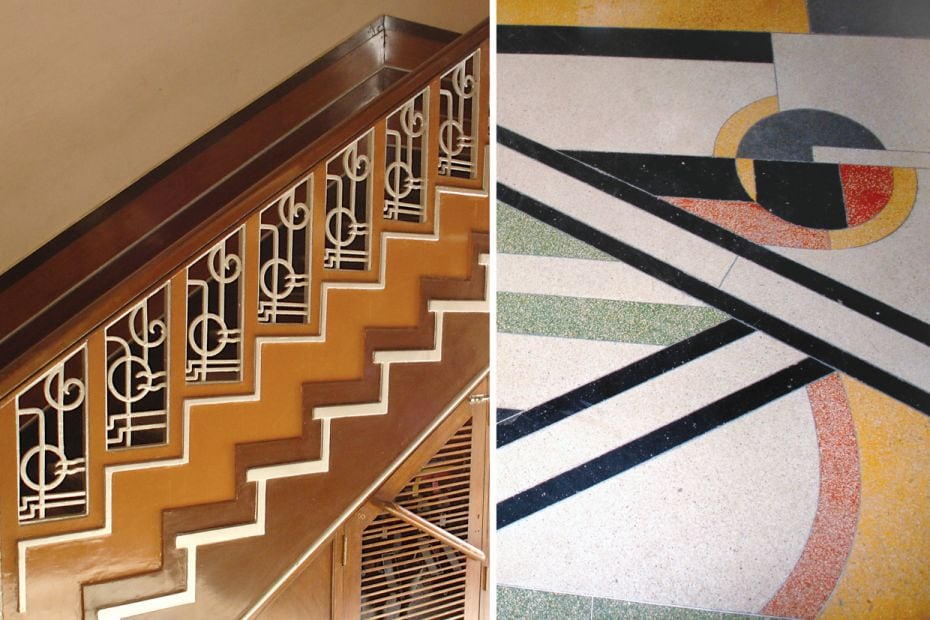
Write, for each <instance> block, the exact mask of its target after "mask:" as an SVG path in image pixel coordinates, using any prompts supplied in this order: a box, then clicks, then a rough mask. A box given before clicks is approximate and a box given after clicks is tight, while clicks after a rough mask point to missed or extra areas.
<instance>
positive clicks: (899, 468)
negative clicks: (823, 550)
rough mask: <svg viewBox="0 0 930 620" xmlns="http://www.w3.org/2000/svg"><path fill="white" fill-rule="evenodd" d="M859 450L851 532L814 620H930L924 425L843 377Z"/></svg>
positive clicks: (927, 430) (915, 414)
mask: <svg viewBox="0 0 930 620" xmlns="http://www.w3.org/2000/svg"><path fill="white" fill-rule="evenodd" d="M843 384H844V386H845V388H846V394H847V397H848V398H849V404H850V408H851V409H852V414H853V422H854V424H855V427H856V435H857V438H858V443H859V451H860V468H861V473H862V487H861V498H860V504H859V506H860V508H859V526H858V528H857V530H856V534H855V538H854V540H853V545H852V551H851V552H850V554H849V560H848V561H847V563H846V569H845V571H844V572H843V575H842V577H840V580H839V583H838V584H837V586H836V589H835V590H834V591H833V594H832V596H831V597H830V598H829V600H828V601H827V603H826V605H825V606H824V608H823V611H822V612H821V614H820V616H819V617H820V618H837V619H840V618H927V617H930V588H928V587H927V584H928V583H930V536H928V535H927V532H928V531H930V418H928V417H927V416H925V415H924V414H922V413H920V412H919V411H915V410H914V409H911V408H910V407H907V406H905V405H903V404H901V403H899V402H897V401H895V400H893V399H891V398H889V397H887V396H885V395H884V394H882V393H880V392H877V391H875V390H873V389H872V388H869V387H866V386H865V385H863V384H861V383H859V382H858V381H855V380H854V379H850V378H849V377H843Z"/></svg>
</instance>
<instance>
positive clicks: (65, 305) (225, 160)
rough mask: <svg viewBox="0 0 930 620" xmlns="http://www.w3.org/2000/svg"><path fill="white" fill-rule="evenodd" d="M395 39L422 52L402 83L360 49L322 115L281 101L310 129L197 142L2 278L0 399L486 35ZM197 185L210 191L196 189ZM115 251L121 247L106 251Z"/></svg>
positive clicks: (296, 99) (220, 134) (482, 30)
mask: <svg viewBox="0 0 930 620" xmlns="http://www.w3.org/2000/svg"><path fill="white" fill-rule="evenodd" d="M390 23H395V22H393V21H392V22H390ZM426 30H428V31H430V32H431V33H432V34H431V35H430V36H433V35H435V33H433V32H432V30H431V29H426ZM410 31H413V32H414V33H415V34H416V35H419V36H414V34H411V32H410ZM382 32H383V31H382ZM392 33H393V31H391V32H388V33H387V36H386V39H385V40H386V41H391V43H389V44H388V43H385V45H391V46H395V45H396V46H398V49H400V48H403V46H404V44H405V42H406V43H408V44H410V45H409V46H408V47H409V49H413V48H415V47H416V46H418V45H421V46H424V52H423V56H421V57H420V61H421V62H420V65H419V67H418V68H417V69H416V70H415V71H412V72H410V73H407V74H403V75H401V73H402V72H401V73H398V72H397V71H396V70H394V69H390V68H388V69H385V68H384V67H383V66H381V65H371V61H372V60H375V61H379V60H380V59H378V58H375V59H372V54H371V50H370V49H369V50H368V51H367V52H365V51H364V50H365V49H367V48H365V47H364V45H361V46H358V45H356V47H355V48H354V49H356V50H362V51H359V52H358V53H359V54H360V56H352V62H353V63H355V62H358V63H361V64H362V65H363V66H369V67H370V69H371V74H372V75H373V77H372V78H370V79H368V80H366V81H365V82H363V83H362V84H360V85H358V86H356V87H355V88H353V89H352V90H351V91H350V92H349V93H334V94H333V99H331V100H330V103H329V104H328V106H327V107H326V108H324V109H323V110H322V112H320V110H316V111H313V110H311V111H307V110H306V109H305V108H303V99H302V98H301V97H300V96H297V95H291V93H292V92H293V91H295V90H297V89H296V86H294V85H291V86H290V90H288V91H287V92H285V93H282V95H290V97H285V98H284V101H286V104H285V103H281V104H280V105H284V106H285V107H288V106H296V107H298V108H300V109H302V110H303V114H304V115H305V116H304V118H307V119H308V120H307V121H306V122H303V123H302V124H300V125H298V126H296V127H292V128H290V129H289V130H288V131H289V132H288V133H285V134H283V135H271V136H268V135H266V133H265V132H264V131H263V129H264V128H263V127H261V126H260V125H259V124H258V122H257V121H256V122H255V123H252V124H250V123H248V122H244V123H242V127H241V128H240V127H238V126H235V123H233V124H234V127H233V128H227V131H225V132H224V131H219V129H220V128H218V130H217V133H213V132H211V134H208V136H206V137H205V138H204V142H203V143H200V142H198V143H197V144H198V145H200V146H198V148H196V149H193V151H192V152H191V153H188V154H187V155H185V157H182V158H180V160H179V161H175V160H174V159H172V160H171V161H170V162H168V163H166V164H165V167H164V169H162V168H159V169H158V170H156V171H155V172H153V173H152V174H153V175H154V176H152V178H150V177H148V176H147V177H146V178H145V179H143V180H142V181H140V182H139V183H137V184H136V185H133V187H132V188H130V189H128V190H126V192H124V193H123V194H120V196H118V197H117V198H115V199H114V201H116V202H114V203H113V205H112V206H110V207H107V208H105V209H104V211H105V212H106V213H107V214H109V215H108V216H107V217H105V218H103V220H102V221H101V222H100V223H95V225H94V226H90V225H88V227H87V229H86V230H85V229H84V228H80V227H79V228H80V230H79V231H78V232H80V234H77V232H75V233H74V234H72V235H71V236H69V237H68V243H66V244H64V246H63V247H61V248H59V249H57V250H56V251H54V252H53V253H52V254H51V255H50V256H47V257H43V259H42V260H41V261H39V260H37V261H32V262H29V268H28V269H25V268H24V269H20V270H17V271H16V272H15V273H14V275H13V276H10V277H8V278H6V279H5V280H4V285H3V290H2V291H0V308H3V309H4V312H3V313H0V394H7V393H8V392H9V391H10V390H11V389H13V388H14V387H15V386H16V385H18V384H19V383H20V382H21V381H22V380H24V379H25V378H26V377H27V376H29V374H31V372H33V371H34V370H35V369H36V367H37V366H38V365H40V364H41V363H43V361H44V360H48V359H50V358H52V357H55V356H56V355H58V354H59V353H61V352H62V351H63V350H64V349H65V348H66V347H67V346H68V344H67V343H71V342H75V341H76V340H78V339H80V338H81V337H82V336H83V335H84V334H86V333H88V332H89V331H90V330H91V329H93V328H95V327H97V326H98V325H100V324H101V323H102V322H103V321H104V320H105V319H106V317H108V316H112V315H113V314H114V313H115V312H117V311H118V310H119V309H120V308H122V307H124V306H125V305H126V304H127V303H128V302H129V301H131V300H132V299H133V298H134V297H136V296H138V295H140V294H142V293H143V292H144V291H145V290H146V288H147V287H148V286H150V283H151V282H152V280H153V279H158V278H160V277H164V276H165V275H167V274H168V273H170V272H171V271H173V270H174V269H176V268H177V267H178V266H180V265H181V264H183V263H184V262H185V261H186V260H189V259H190V258H191V257H192V256H193V255H194V254H195V253H196V252H197V251H199V249H200V248H202V247H205V246H207V245H209V243H210V242H211V240H214V239H216V238H217V237H218V236H219V235H220V234H221V232H222V231H224V230H226V229H228V228H229V227H231V226H232V225H234V224H235V223H236V222H237V221H239V220H241V219H242V218H243V217H244V216H245V215H247V214H248V212H249V211H251V210H253V209H255V208H257V206H258V205H262V204H263V203H264V202H265V201H266V200H268V199H270V198H271V197H272V196H273V195H274V194H275V193H276V192H277V191H278V190H279V189H280V188H281V187H283V186H285V185H287V184H288V183H289V182H290V181H291V180H293V179H295V178H297V176H298V175H299V174H301V173H302V172H303V171H305V170H307V169H308V168H309V167H310V166H312V165H313V164H314V163H316V162H318V161H319V160H320V159H321V158H322V157H324V156H326V155H327V154H329V153H331V152H333V151H334V150H336V149H337V148H338V147H339V146H340V145H341V144H343V143H345V141H346V140H347V139H348V138H347V136H352V135H355V134H357V133H358V132H359V131H361V130H362V129H363V128H365V127H367V126H370V125H372V124H373V123H374V122H376V120H377V119H378V118H379V117H381V116H384V115H385V114H387V113H389V112H390V111H391V110H393V109H395V108H396V107H397V106H398V105H400V104H401V103H402V102H404V101H406V99H408V98H409V97H410V96H412V95H413V94H414V93H415V92H416V91H417V90H418V89H419V88H421V87H422V86H421V85H422V83H423V79H424V78H423V76H429V75H434V74H436V73H438V72H439V71H441V70H443V68H445V67H448V66H451V65H452V64H454V63H455V61H456V60H457V59H458V58H459V57H460V56H462V55H463V54H464V53H466V52H467V51H468V50H471V49H474V48H475V47H477V46H478V45H479V44H480V43H481V41H482V39H485V38H487V33H488V25H487V23H485V24H484V25H483V26H481V27H479V28H476V29H475V30H473V31H472V32H469V33H468V34H466V35H464V36H462V37H460V38H459V39H457V40H456V41H455V42H454V43H453V44H451V45H447V46H445V47H442V48H441V49H439V48H440V46H441V44H442V43H443V42H442V41H437V40H436V39H435V38H432V39H430V38H426V39H424V38H423V36H422V35H423V34H424V32H422V31H421V30H418V29H415V28H411V29H409V30H400V31H398V32H397V33H396V34H393V36H392ZM370 38H371V37H369V39H370ZM366 40H367V39H366ZM424 41H425V45H424ZM430 41H431V42H430ZM404 49H407V48H404ZM437 50H439V51H437ZM433 52H435V53H433ZM398 53H399V52H398ZM430 54H432V55H430ZM395 55H396V54H395ZM348 56H349V55H348V54H344V57H345V58H348ZM427 58H428V59H427ZM336 60H338V59H334V60H333V62H334V63H335V62H336ZM344 62H350V61H349V60H344ZM366 63H367V65H366ZM322 72H323V70H320V71H319V72H318V73H322ZM314 77H317V78H319V75H316V74H314V75H312V76H310V77H309V78H307V79H308V80H310V81H312V80H313V78H314ZM325 83H326V81H325V80H324V81H323V84H325ZM317 86H319V85H318V84H317ZM379 89H380V90H379ZM301 92H302V91H301ZM270 107H272V108H273V106H272V104H271V102H265V103H264V104H263V106H262V107H261V109H260V110H259V111H258V112H259V113H257V116H258V117H260V118H261V119H262V120H264V121H266V122H270V121H268V119H269V118H270V119H274V118H277V115H278V114H279V113H280V111H279V110H277V109H273V110H272V111H266V110H267V109H268V108H270ZM222 127H225V125H223V126H221V128H222ZM233 129H235V131H233ZM227 133H229V135H228V136H227V135H226V134H227ZM272 133H273V134H274V132H272ZM255 134H258V135H260V136H264V139H265V140H266V143H267V145H268V146H267V147H266V148H263V149H259V151H258V155H257V156H256V152H255V150H254V148H252V150H248V155H243V154H242V153H243V152H244V149H243V148H239V149H237V148H236V145H237V144H239V143H242V144H248V145H249V146H250V147H254V142H255V138H254V136H255ZM250 137H251V138H250ZM250 140H251V142H250ZM208 147H209V148H208ZM201 151H202V154H201ZM185 153H187V151H185ZM229 153H233V154H234V155H231V154H229ZM198 157H199V158H205V157H206V158H208V159H209V161H210V165H209V166H208V165H207V164H203V166H205V168H202V169H198V168H196V166H194V164H193V163H192V162H188V161H187V160H188V159H192V160H196V161H198V162H199V161H200V159H198ZM181 164H184V165H181ZM198 165H200V164H199V163H198ZM210 166H212V167H210ZM201 176H203V177H204V178H207V179H208V182H204V181H200V180H198V179H200V178H201ZM108 205H110V203H108ZM172 205H174V206H172ZM130 206H132V208H131V209H130ZM127 209H129V210H127ZM117 212H119V217H116V214H117ZM101 217H102V216H101ZM117 220H119V223H114V224H110V225H112V226H115V227H117V228H114V229H113V232H104V230H103V229H100V228H99V226H102V225H104V224H103V222H111V221H112V222H116V221H117ZM115 233H119V234H115ZM127 235H128V237H127ZM127 240H128V245H125V246H124V245H123V244H124V243H125V242H127ZM114 243H115V244H116V247H110V246H111V245H112V244H114ZM107 247H109V249H105V248H107ZM69 248H70V249H69ZM78 248H82V249H78ZM27 260H28V259H27ZM82 265H83V267H82ZM75 270H77V271H75ZM91 302H93V303H91ZM89 304H90V305H89Z"/></svg>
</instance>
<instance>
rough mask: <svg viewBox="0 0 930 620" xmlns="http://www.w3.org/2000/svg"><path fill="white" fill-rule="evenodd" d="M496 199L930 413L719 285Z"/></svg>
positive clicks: (916, 396)
mask: <svg viewBox="0 0 930 620" xmlns="http://www.w3.org/2000/svg"><path fill="white" fill-rule="evenodd" d="M497 197H498V199H500V200H501V201H503V202H504V203H506V204H508V205H510V206H511V207H514V208H516V209H519V210H520V211H523V212H524V213H526V214H527V215H529V216H531V217H534V218H536V219H538V220H540V221H542V222H545V223H546V224H549V225H550V226H553V227H555V228H557V229H559V230H561V231H562V232H565V233H567V234H569V235H571V236H572V237H575V238H576V239H580V240H581V241H584V242H585V243H587V244H588V245H591V246H593V247H595V248H597V249H599V250H601V251H603V252H604V253H605V254H609V255H611V256H613V257H614V258H617V259H619V260H621V261H623V262H625V263H627V264H628V265H630V266H632V267H635V268H636V269H639V270H640V271H642V272H644V273H647V274H649V275H651V276H653V277H655V278H658V279H659V280H662V281H663V282H665V283H667V284H670V285H671V286H674V287H675V288H677V289H679V290H681V291H683V292H684V293H687V294H688V295H691V296H692V297H695V298H697V299H700V300H701V301H703V302H704V303H706V304H708V305H711V306H713V307H715V308H717V309H719V310H722V311H723V312H726V313H727V314H729V315H730V316H732V317H733V318H735V319H737V320H738V321H741V322H743V323H746V324H747V325H749V326H751V327H753V328H755V329H758V330H759V331H761V332H764V333H766V334H768V335H769V336H772V337H773V338H775V339H777V340H780V341H782V342H784V343H785V344H787V345H788V346H790V347H794V348H795V349H797V350H799V351H803V352H804V353H805V354H806V355H809V356H811V357H813V358H815V359H818V360H820V361H822V362H823V363H824V364H827V365H829V366H832V367H833V368H835V369H837V370H840V371H842V372H845V373H846V374H848V375H851V376H852V377H855V378H856V379H859V380H860V381H862V382H863V383H866V384H868V385H870V386H872V387H874V388H875V389H877V390H879V391H881V392H884V393H885V394H887V395H889V396H891V397H893V398H896V399H898V400H900V401H901V402H902V403H905V404H907V405H909V406H911V407H914V408H915V409H918V410H920V411H922V412H924V413H928V414H930V394H928V393H927V392H926V391H924V390H923V389H921V388H919V387H917V386H915V385H912V384H911V383H908V382H907V381H903V380H901V379H899V378H898V377H896V376H894V375H892V374H891V373H889V372H887V371H885V370H882V369H881V368H879V367H877V366H875V365H874V364H871V363H870V362H867V361H865V360H863V359H861V358H858V357H856V356H855V355H852V354H851V353H848V352H846V351H843V350H842V349H839V348H837V347H835V346H833V345H832V344H830V343H828V342H826V341H825V340H822V339H820V338H818V337H816V336H813V335H811V334H809V333H807V332H805V331H803V330H801V329H798V328H797V327H795V326H793V325H791V324H790V323H787V322H785V321H783V320H781V319H779V318H777V317H774V316H772V315H770V314H767V313H765V312H763V311H762V310H759V309H758V308H756V307H755V306H752V305H750V304H747V303H746V302H744V301H742V300H741V299H738V298H736V297H734V296H733V295H730V294H729V293H725V292H724V291H722V290H720V289H718V288H716V287H715V286H712V285H710V284H708V283H706V282H703V281H701V280H698V279H697V278H695V277H694V276H691V275H688V274H687V273H685V272H683V271H681V270H680V269H678V268H676V267H673V266H671V265H669V264H668V263H665V262H663V261H660V260H658V259H657V258H655V257H653V256H650V255H649V254H647V253H646V252H643V251H642V250H638V249H636V248H634V247H632V246H629V245H627V244H625V243H623V242H622V241H620V240H618V239H615V238H613V237H611V236H610V235H607V234H605V233H603V232H601V231H599V230H597V229H596V228H593V227H591V226H588V225H587V224H584V223H583V222H579V221H578V220H576V219H574V218H571V217H569V216H567V215H565V214H564V213H562V212H560V211H558V210H556V209H553V208H552V207H550V206H548V205H545V204H543V203H541V202H539V201H538V200H535V199H533V198H530V197H529V196H526V195H524V194H521V193H520V192H518V191H516V190H514V189H512V188H510V187H507V186H506V185H504V184H502V183H498V184H497Z"/></svg>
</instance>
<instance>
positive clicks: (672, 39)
mask: <svg viewBox="0 0 930 620" xmlns="http://www.w3.org/2000/svg"><path fill="white" fill-rule="evenodd" d="M497 52H498V53H499V54H562V55H574V56H628V57H637V58H678V59H682V60H724V61H731V62H772V36H771V35H770V34H769V33H767V32H725V31H709V30H665V29H659V28H603V27H591V26H504V25H501V26H498V27H497Z"/></svg>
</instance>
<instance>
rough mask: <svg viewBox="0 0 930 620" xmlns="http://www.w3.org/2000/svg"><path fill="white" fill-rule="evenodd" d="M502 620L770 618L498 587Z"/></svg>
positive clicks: (498, 613)
mask: <svg viewBox="0 0 930 620" xmlns="http://www.w3.org/2000/svg"><path fill="white" fill-rule="evenodd" d="M497 618H498V619H499V620H551V619H558V620H563V619H565V620H581V619H583V620H754V619H755V620H758V619H763V620H764V619H767V618H769V616H756V615H746V614H732V613H726V612H720V611H707V610H703V609H689V608H686V607H666V606H663V605H647V604H645V603H632V602H629V601H614V600H610V599H604V598H595V597H590V596H578V595H575V594H557V593H555V592H542V591H540V590H528V589H525V588H511V587H508V586H498V588H497Z"/></svg>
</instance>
